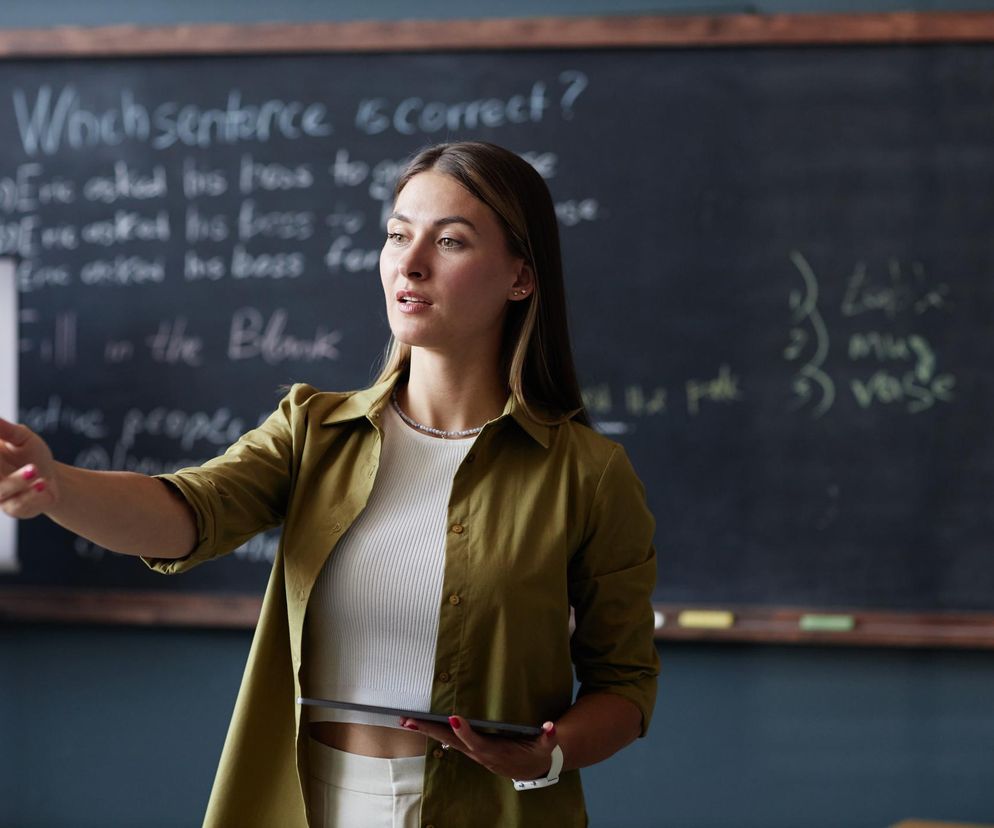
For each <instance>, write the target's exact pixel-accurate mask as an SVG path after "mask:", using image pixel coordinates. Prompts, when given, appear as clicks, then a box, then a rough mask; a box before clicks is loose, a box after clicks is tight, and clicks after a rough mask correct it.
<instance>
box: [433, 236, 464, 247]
mask: <svg viewBox="0 0 994 828" xmlns="http://www.w3.org/2000/svg"><path fill="white" fill-rule="evenodd" d="M438 244H439V246H440V247H444V248H445V249H447V250H452V249H453V248H456V247H459V246H461V245H462V242H460V241H459V240H458V239H450V238H449V237H448V236H444V237H442V238H441V239H439V240H438Z"/></svg>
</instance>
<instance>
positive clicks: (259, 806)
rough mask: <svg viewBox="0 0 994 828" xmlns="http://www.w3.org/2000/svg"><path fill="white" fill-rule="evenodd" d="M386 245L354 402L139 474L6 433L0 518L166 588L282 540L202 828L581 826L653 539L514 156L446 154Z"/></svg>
mask: <svg viewBox="0 0 994 828" xmlns="http://www.w3.org/2000/svg"><path fill="white" fill-rule="evenodd" d="M386 230H387V233H386V241H385V243H384V246H383V251H382V253H381V256H380V277H381V280H382V283H383V290H384V296H385V299H386V310H387V317H388V319H389V323H390V329H391V332H392V337H391V340H390V343H389V346H388V349H387V353H386V356H385V360H384V367H383V370H382V372H381V374H380V376H379V378H378V379H377V381H376V382H375V383H374V384H373V385H372V386H371V387H369V388H366V389H364V390H361V391H356V392H345V393H331V392H324V391H319V390H317V389H315V388H313V387H311V386H308V385H295V386H293V387H292V388H291V389H290V391H289V393H288V394H287V395H286V396H285V397H284V399H283V400H282V402H281V403H280V405H279V407H278V408H277V410H276V411H274V412H273V414H272V415H271V416H270V417H269V418H268V419H267V420H266V421H265V422H264V423H263V424H262V425H261V426H260V427H259V428H257V429H255V430H253V431H250V432H248V433H247V434H245V435H244V436H243V437H241V438H240V439H239V440H238V442H236V443H235V444H234V445H232V446H231V447H230V448H229V449H228V450H227V451H226V452H225V453H224V454H223V455H221V456H219V457H217V458H215V459H213V460H210V461H209V462H207V463H205V464H204V465H203V466H200V467H197V468H188V469H182V470H180V471H179V472H177V473H175V474H167V475H161V476H158V477H147V476H143V475H139V474H134V473H131V472H97V471H90V470H84V469H78V468H74V467H71V466H67V465H65V464H62V463H58V462H55V461H54V460H53V458H52V455H51V452H50V451H49V449H48V447H47V446H46V444H45V443H44V441H43V440H42V439H41V438H40V437H38V436H37V435H35V434H34V433H32V432H31V431H30V430H29V429H27V428H26V427H24V426H20V425H14V424H12V423H8V422H5V421H2V420H0V507H2V509H3V511H4V512H6V513H7V514H9V515H12V516H14V517H20V518H29V517H34V516H36V515H39V514H46V515H48V516H49V517H50V518H51V519H53V520H55V521H56V522H58V523H59V524H61V525H62V526H64V527H66V528H67V529H69V530H70V531H72V532H75V533H76V534H79V535H81V536H83V537H86V538H88V539H90V540H92V541H93V542H94V543H97V544H99V545H101V546H104V547H106V548H107V549H111V550H114V551H117V552H121V553H126V554H132V555H140V556H142V557H143V558H144V560H145V562H146V563H147V564H148V565H149V566H151V567H152V568H153V569H155V570H157V571H160V572H165V573H176V572H182V571H185V570H187V569H189V568H191V567H193V566H196V565H198V564H200V563H202V562H204V561H207V560H209V559H212V558H215V557H218V556H219V555H223V554H226V553H228V552H230V551H232V550H233V549H235V548H237V547H238V546H239V545H241V544H242V543H244V542H245V541H246V540H247V539H248V538H250V537H251V536H252V535H254V534H256V533H257V532H261V531H263V530H266V529H269V528H271V527H274V526H277V525H280V524H282V525H283V532H282V538H281V542H280V548H279V550H278V553H277V556H276V560H275V563H274V567H273V571H272V575H271V577H270V581H269V585H268V588H267V590H266V596H265V599H264V602H263V607H262V614H261V616H260V618H259V623H258V627H257V629H256V633H255V638H254V640H253V644H252V649H251V652H250V654H249V659H248V664H247V667H246V671H245V676H244V679H243V682H242V686H241V690H240V691H239V694H238V701H237V703H236V706H235V712H234V715H233V718H232V722H231V726H230V729H229V732H228V737H227V740H226V742H225V746H224V751H223V753H222V756H221V762H220V766H219V768H218V772H217V777H216V779H215V783H214V789H213V792H212V794H211V799H210V803H209V805H208V810H207V815H206V818H205V825H207V826H211V828H231V826H239V828H248V827H249V826H280V828H306V827H307V826H310V827H311V828H328V827H330V826H336V828H342V827H343V826H344V827H346V828H353V826H361V827H362V828H413V827H414V826H436V827H437V828H443V826H458V827H459V828H462V827H463V826H470V825H472V826H490V825H492V826H501V828H515V826H520V828H531V827H532V826H534V828H548V826H556V827H557V828H560V827H562V828H567V827H569V826H583V825H586V824H587V816H586V811H585V808H584V802H583V794H582V790H581V786H580V775H579V772H578V770H579V768H582V767H585V766H587V765H591V764H593V763H595V762H599V761H601V760H603V759H606V758H608V757H609V756H611V755H612V754H614V753H615V752H617V751H618V750H620V749H621V748H623V747H624V746H625V745H627V744H629V743H630V742H632V741H633V740H634V739H636V738H637V737H638V736H640V735H644V734H645V732H646V728H647V727H648V725H649V719H650V716H651V714H652V708H653V703H654V701H655V696H656V676H657V672H658V658H657V654H656V649H655V644H654V640H653V613H652V607H651V604H650V598H651V594H652V589H653V585H654V582H655V576H656V564H655V554H654V551H653V547H652V536H653V528H654V522H653V519H652V516H651V515H650V513H649V512H648V510H647V508H646V505H645V497H644V492H643V488H642V485H641V483H640V482H639V480H638V478H637V477H636V475H635V473H634V471H633V469H632V467H631V464H630V463H629V461H628V459H627V457H626V455H625V452H624V450H623V449H622V448H621V446H619V445H618V444H616V443H614V442H612V441H610V440H608V439H606V438H605V437H602V436H600V435H598V434H597V433H596V432H595V431H593V430H592V429H591V428H590V427H589V422H588V419H587V416H586V413H585V411H584V408H583V403H582V400H581V397H580V392H579V387H578V384H577V380H576V374H575V369H574V365H573V357H572V353H571V348H570V342H569V332H568V327H567V321H566V299H565V294H564V287H563V274H562V263H561V256H560V249H559V236H558V228H557V222H556V215H555V210H554V207H553V203H552V199H551V197H550V195H549V192H548V189H547V188H546V186H545V183H544V182H543V181H542V179H541V177H540V176H539V175H538V173H537V172H535V170H534V169H533V168H532V167H531V166H530V165H528V164H527V163H526V162H525V161H523V160H522V159H521V158H520V157H518V156H517V155H515V154H513V153H511V152H509V151H507V150H504V149H502V148H500V147H496V146H494V145H492V144H484V143H453V144H441V145H438V146H434V147H430V148H428V149H426V150H424V151H422V152H421V153H419V154H418V155H417V156H416V157H415V158H414V159H413V160H412V161H411V163H410V165H409V166H408V167H407V169H406V171H405V172H404V173H403V175H402V176H401V177H400V179H399V181H398V183H397V188H396V197H395V202H394V207H393V212H392V214H391V215H390V217H389V219H388V221H387V228H386ZM608 276H609V274H605V277H608ZM329 301H332V297H331V296H329ZM574 671H575V677H576V680H577V682H578V686H579V689H578V692H577V694H576V697H575V698H574V696H573V676H574ZM197 693H198V688H197V682H196V677H191V679H190V685H189V693H188V695H187V696H186V697H184V698H182V699H177V700H176V711H175V712H174V715H176V716H181V715H182V712H183V708H184V707H185V706H186V705H191V704H196V703H197V701H196V700H197ZM298 697H316V698H333V699H337V700H340V701H346V702H349V701H351V702H358V703H361V704H373V705H380V706H387V707H396V708H403V709H409V710H422V711H430V712H433V713H444V714H448V715H449V719H448V722H449V724H448V725H444V724H437V723H431V722H427V721H424V720H421V719H417V718H400V719H394V720H390V721H384V720H383V719H382V717H376V716H372V715H364V714H358V713H354V712H346V711H341V710H332V709H329V708H325V707H317V706H303V705H300V704H298V703H297V699H298ZM470 718H474V719H490V720H502V721H508V722H516V723H522V724H531V725H541V733H540V735H538V736H536V737H533V738H520V739H519V738H509V737H506V736H497V735H489V734H487V733H483V732H477V731H475V730H474V729H473V727H472V726H471V725H470V723H469V721H468V719H470Z"/></svg>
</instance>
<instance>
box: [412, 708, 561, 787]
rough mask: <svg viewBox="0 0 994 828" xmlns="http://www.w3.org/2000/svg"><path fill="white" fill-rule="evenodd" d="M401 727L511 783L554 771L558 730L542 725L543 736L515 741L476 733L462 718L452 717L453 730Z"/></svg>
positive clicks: (417, 723) (416, 723) (415, 723)
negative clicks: (430, 739) (438, 744)
mask: <svg viewBox="0 0 994 828" xmlns="http://www.w3.org/2000/svg"><path fill="white" fill-rule="evenodd" d="M400 724H401V726H402V727H404V728H406V729H407V730H412V731H417V732H418V733H424V734H425V736H428V737H430V738H432V739H435V740H436V741H439V742H441V743H442V744H443V745H449V747H450V748H452V750H458V751H459V752H460V753H464V754H466V755H467V756H468V757H469V758H470V759H472V760H473V761H474V762H478V763H479V764H481V765H483V767H485V768H486V769H487V770H489V771H490V772H491V773H496V774H497V775H498V776H506V777H507V778H508V779H537V778H538V777H540V776H545V775H546V774H547V773H548V772H549V768H550V767H552V749H553V748H554V747H555V746H556V744H557V743H558V740H557V739H556V726H555V725H554V724H553V723H552V722H546V723H545V724H543V725H542V733H541V735H539V736H536V737H535V738H534V739H513V738H508V737H506V736H488V735H486V734H484V733H477V732H476V731H475V730H473V728H472V727H470V725H469V722H467V721H466V720H465V719H463V718H462V717H461V716H449V724H450V725H451V729H450V728H448V727H445V725H440V724H435V723H434V722H426V721H422V720H421V719H408V718H402V719H401V720H400Z"/></svg>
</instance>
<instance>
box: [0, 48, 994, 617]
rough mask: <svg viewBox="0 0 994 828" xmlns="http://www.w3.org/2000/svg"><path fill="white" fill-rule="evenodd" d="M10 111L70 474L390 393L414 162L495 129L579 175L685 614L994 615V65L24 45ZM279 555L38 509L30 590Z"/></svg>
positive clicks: (666, 592)
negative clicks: (394, 220) (394, 257)
mask: <svg viewBox="0 0 994 828" xmlns="http://www.w3.org/2000/svg"><path fill="white" fill-rule="evenodd" d="M0 113H2V117H0V255H6V256H13V257H16V258H17V259H18V265H17V279H18V284H19V289H20V312H19V318H20V333H19V337H20V344H19V348H20V376H21V387H20V406H21V410H20V414H21V418H22V420H23V421H24V422H26V423H27V424H28V425H30V426H31V427H32V428H34V429H35V430H37V431H38V432H40V433H41V434H43V435H44V436H45V437H46V439H48V440H49V441H50V443H51V445H52V446H53V448H54V450H55V452H56V453H57V455H58V456H59V457H60V458H61V459H64V460H66V461H68V462H71V463H75V464H80V465H84V466H87V467H90V468H127V469H135V470H139V471H145V472H159V471H167V470H172V469H174V468H176V467H178V466H181V465H184V464H187V463H190V462H198V461H201V460H204V459H206V458H208V457H210V456H212V455H214V454H215V453H217V452H219V451H221V450H222V449H223V448H224V447H225V446H226V445H227V444H228V443H230V442H231V441H232V440H233V439H234V438H235V437H237V435H238V434H239V433H241V432H242V431H243V430H245V429H247V428H250V427H252V426H253V425H254V424H255V423H257V422H258V421H259V420H260V419H261V418H262V417H264V416H265V415H266V414H267V413H268V412H269V411H270V410H271V409H272V408H273V407H274V405H275V404H276V402H277V400H278V398H279V394H280V390H279V389H280V388H281V387H282V386H285V385H286V384H288V383H292V382H296V381H307V382H310V383H312V384H315V385H317V386H319V387H323V388H328V389H344V388H355V387H361V386H363V385H366V384H367V383H368V382H369V380H370V377H371V375H372V371H373V366H374V363H375V362H376V360H377V357H378V355H379V353H380V351H381V349H382V346H383V344H384V343H385V341H386V336H387V326H386V323H385V314H384V310H383V307H382V305H383V302H382V296H381V290H380V286H379V280H378V270H377V267H378V264H377V256H378V250H379V247H380V246H381V243H382V236H383V231H382V217H383V214H384V210H385V209H386V208H387V207H388V206H389V204H390V194H391V192H392V184H393V182H394V180H395V177H396V175H397V173H398V170H399V169H401V167H402V166H403V164H404V160H405V158H406V157H408V156H409V155H410V154H411V153H412V152H414V151H415V150H416V149H418V148H419V147H420V146H423V145H425V144H427V143H433V142H436V141H440V140H450V139H482V140H488V141H494V142H497V143H500V144H503V145H505V146H508V147H509V148H511V149H513V150H515V151H517V152H519V153H521V154H523V155H524V156H525V157H527V158H528V159H529V160H530V161H531V162H532V163H533V164H534V165H535V167H536V168H537V169H538V170H539V171H540V172H541V173H542V174H543V176H544V177H545V178H546V180H547V182H548V184H549V187H550V189H551V191H552V193H553V196H554V199H555V201H556V205H557V211H558V214H559V218H560V225H561V232H562V240H563V246H564V255H565V265H566V273H567V280H568V292H569V300H570V309H571V315H572V325H573V335H574V339H575V351H576V357H577V362H578V366H579V371H580V375H581V381H582V384H583V386H584V393H585V399H586V401H587V404H588V407H589V411H590V413H591V415H592V417H593V418H594V419H595V420H596V422H597V424H598V427H599V428H600V430H602V431H603V432H605V433H607V434H609V435H611V436H612V437H614V438H616V439H618V440H620V441H621V442H622V443H623V444H624V445H625V447H626V448H627V450H628V451H629V453H630V455H631V457H632V459H633V462H634V464H635V466H636V468H637V470H638V471H639V473H640V475H641V476H642V478H643V479H644V481H645V484H646V488H647V492H648V499H649V503H650V505H651V508H652V510H653V512H654V513H655V515H656V518H657V521H658V528H657V533H656V543H657V548H658V551H659V581H658V587H657V590H656V599H657V601H658V602H659V603H660V605H673V606H720V607H727V606H736V607H745V608H752V609H757V608H758V609H763V608H780V607H797V608H802V609H803V608H815V609H818V610H828V611H831V610H834V609H841V608H846V609H847V610H849V611H853V610H854V611H862V610H882V611H894V612H909V613H916V612H917V613H926V614H928V613H942V612H948V611H959V612H967V613H975V614H979V615H980V616H982V617H984V618H987V617H988V614H990V613H994V558H992V555H991V552H992V551H994V540H992V539H994V441H992V437H991V433H992V429H991V426H990V423H991V415H992V414H994V336H991V321H992V319H994V279H992V278H991V268H992V267H994V234H992V233H991V227H992V224H994V202H992V200H991V197H990V194H991V187H992V184H994V151H992V149H991V148H992V147H994V45H992V44H988V43H975V44H962V43H927V44H921V43H920V44H916V45H896V44H884V45H879V44H877V45H866V44H857V45H846V46H839V45H831V46H829V45H804V46H784V45H782V44H775V45H765V46H764V45H749V46H744V47H743V46H739V47H731V48H723V49H717V50H716V49H697V48H656V49H633V48H607V49H542V48H530V49H524V50H519V51H514V52H507V51H501V50H496V49H494V50H488V49H476V50H463V51H456V50H444V51H440V52H429V53H418V54H416V53H407V52H390V51H382V52H379V53H361V54H360V53H355V54H350V53H334V54H332V53H327V54H321V53H314V54H311V53H308V54H269V55H260V54H244V55H224V56H210V55H202V54H201V55H188V56H183V55H174V56H156V57H129V58H127V59H121V58H86V59H63V60H39V59H19V60H10V61H7V62H5V63H3V64H2V65H0ZM522 508H527V504H522ZM276 543H277V537H276V535H275V534H269V535H266V536H262V537H260V538H257V539H256V540H254V541H252V542H251V543H249V544H248V545H247V546H246V547H244V548H243V549H241V550H239V551H238V552H236V553H235V554H234V555H233V556H231V557H230V558H229V559H226V560H224V561H219V562H216V563H214V564H212V565H209V566H203V567H199V568H198V569H197V570H195V571H193V572H191V573H189V574H188V575H186V576H184V577H182V578H177V579H166V578H162V577H161V576H157V575H154V574H152V573H150V572H147V571H145V569H144V567H142V566H141V565H140V564H136V563H135V562H134V561H133V560H132V559H129V558H122V557H118V556H114V555H110V554H109V553H105V552H104V551H103V550H101V549H99V548H94V547H93V545H92V544H90V543H88V542H86V541H83V540H81V539H78V538H75V537H73V536H72V535H70V534H69V533H66V532H64V531H63V530H61V529H59V528H58V527H55V526H54V525H52V524H51V523H49V522H46V521H43V520H38V521H32V522H28V523H25V524H23V525H22V526H21V528H20V542H19V554H18V561H19V566H20V569H19V571H18V572H17V573H15V574H0V587H2V588H4V593H5V595H7V596H8V597H9V596H10V595H11V594H14V593H16V592H17V590H19V589H20V590H22V591H23V590H31V589H39V588H45V589H49V590H52V589H54V590H56V591H58V590H63V591H65V590H69V591H81V592H85V593H87V594H88V595H91V594H92V595H98V596H99V595H100V591H110V592H113V593H115V594H117V593H122V592H123V593H127V594H129V595H136V594H141V593H143V592H144V591H148V593H149V594H151V593H155V594H157V595H161V594H162V593H166V594H168V593H170V592H174V593H176V594H177V595H180V594H182V595H185V596H189V595H201V594H202V595H204V596H227V597H232V596H235V597H237V596H251V597H253V598H255V599H257V597H258V595H259V594H260V593H261V590H262V588H263V586H264V584H265V581H266V578H267V575H268V570H269V567H270V563H271V560H272V557H273V554H274V552H275V546H276ZM60 594H61V593H60ZM104 594H109V593H106V592H105V593H104ZM194 620H196V619H194Z"/></svg>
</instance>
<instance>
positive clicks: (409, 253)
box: [397, 244, 428, 280]
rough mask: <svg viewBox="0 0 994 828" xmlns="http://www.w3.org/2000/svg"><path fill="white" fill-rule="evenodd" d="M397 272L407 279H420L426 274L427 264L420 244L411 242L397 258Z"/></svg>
mask: <svg viewBox="0 0 994 828" xmlns="http://www.w3.org/2000/svg"><path fill="white" fill-rule="evenodd" d="M397 273H398V274H399V275H400V276H403V277H405V278H407V279H414V280H421V279H424V278H425V277H426V276H427V275H428V264H427V262H426V261H425V257H424V255H423V254H422V249H421V245H419V244H412V245H411V246H410V247H408V248H407V250H405V251H404V252H403V253H402V254H401V256H400V258H399V259H398V260H397Z"/></svg>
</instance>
